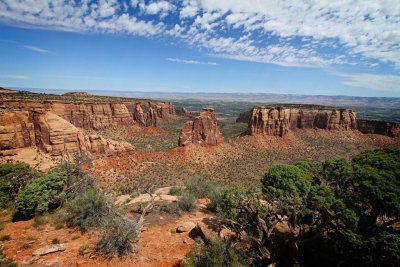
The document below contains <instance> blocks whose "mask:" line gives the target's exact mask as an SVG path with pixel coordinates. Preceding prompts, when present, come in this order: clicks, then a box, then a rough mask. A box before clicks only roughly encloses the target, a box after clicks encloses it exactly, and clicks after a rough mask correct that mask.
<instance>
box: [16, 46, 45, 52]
mask: <svg viewBox="0 0 400 267" xmlns="http://www.w3.org/2000/svg"><path fill="white" fill-rule="evenodd" d="M19 47H21V48H25V49H28V50H31V51H34V52H38V53H49V52H50V51H49V50H46V49H43V48H40V47H37V46H33V45H23V44H21V45H19Z"/></svg>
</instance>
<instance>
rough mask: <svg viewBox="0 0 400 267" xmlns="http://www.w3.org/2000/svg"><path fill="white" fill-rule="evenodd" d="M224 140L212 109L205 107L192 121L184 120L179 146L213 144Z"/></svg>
mask: <svg viewBox="0 0 400 267" xmlns="http://www.w3.org/2000/svg"><path fill="white" fill-rule="evenodd" d="M223 142H224V138H223V136H222V134H221V132H220V130H219V127H218V120H217V117H216V116H215V113H214V109H211V108H205V109H203V110H202V111H201V112H200V115H199V116H198V117H196V118H195V119H194V120H193V121H188V122H186V123H185V124H184V125H183V127H182V130H181V132H180V135H179V141H178V145H179V146H187V145H190V144H201V145H208V146H215V145H218V144H220V143H223Z"/></svg>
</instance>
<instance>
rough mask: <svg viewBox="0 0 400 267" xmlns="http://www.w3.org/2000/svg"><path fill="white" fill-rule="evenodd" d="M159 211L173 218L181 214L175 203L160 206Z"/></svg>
mask: <svg viewBox="0 0 400 267" xmlns="http://www.w3.org/2000/svg"><path fill="white" fill-rule="evenodd" d="M160 210H161V211H163V212H166V213H168V214H171V215H173V216H180V215H181V214H182V210H181V208H180V207H179V204H178V203H176V202H174V203H171V204H168V205H165V206H162V207H161V209H160Z"/></svg>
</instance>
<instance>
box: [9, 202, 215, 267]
mask: <svg viewBox="0 0 400 267" xmlns="http://www.w3.org/2000/svg"><path fill="white" fill-rule="evenodd" d="M200 201H201V200H200ZM154 216H157V217H154ZM212 217H214V216H213V215H212V214H210V213H208V212H207V211H206V210H205V206H204V204H198V208H197V210H196V211H195V212H193V213H187V214H183V215H182V216H180V217H179V218H173V217H171V216H162V215H161V216H159V215H153V218H151V219H150V220H149V221H151V223H150V224H149V225H147V226H145V227H144V229H143V231H142V233H141V236H140V240H139V242H138V250H137V252H135V253H131V254H129V255H128V256H127V257H114V258H111V259H108V258H105V257H104V256H101V255H99V254H97V253H96V252H95V244H96V241H97V239H96V236H97V233H95V232H87V233H81V232H80V231H79V230H77V229H69V228H62V229H58V230H56V229H55V228H54V227H53V225H52V223H51V220H49V222H48V223H47V224H45V225H43V226H39V227H34V226H33V223H34V222H33V220H29V221H21V222H15V223H5V224H4V229H3V230H2V231H1V236H3V235H10V237H11V238H10V240H8V241H2V242H1V243H2V246H3V247H4V252H5V254H6V255H7V257H8V258H10V259H12V260H13V261H14V262H16V263H17V264H19V265H21V266H54V267H55V266H138V267H145V266H146V267H150V266H160V267H161V266H180V264H181V262H182V260H183V259H184V257H185V255H186V253H188V252H189V251H190V249H191V246H192V244H193V243H194V242H195V241H194V240H193V239H192V238H190V237H189V233H188V232H184V233H176V231H175V229H176V228H177V227H178V226H180V225H182V224H183V223H184V222H189V221H190V222H194V223H197V222H199V221H203V222H206V223H207V221H210V220H207V218H212ZM3 219H4V218H3ZM54 238H58V239H59V240H60V244H64V245H65V247H66V249H65V251H62V252H55V253H51V254H48V255H44V256H41V257H40V258H39V259H36V260H33V259H32V253H33V252H34V251H35V250H37V249H38V248H41V247H44V246H47V245H51V244H52V240H53V239H54ZM27 244H28V245H27ZM83 246H86V247H87V249H86V250H85V252H84V253H81V252H80V249H81V250H82V247H83Z"/></svg>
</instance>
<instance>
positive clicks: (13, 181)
mask: <svg viewBox="0 0 400 267" xmlns="http://www.w3.org/2000/svg"><path fill="white" fill-rule="evenodd" d="M36 175H37V172H36V171H35V170H33V169H32V168H31V167H29V165H28V164H26V163H10V162H7V163H3V164H0V208H4V207H5V206H6V205H7V203H8V202H9V201H13V200H14V198H15V197H16V195H17V194H18V192H19V191H20V190H21V189H22V188H24V187H25V185H26V184H27V183H28V182H29V181H30V180H32V179H33V178H34V177H35V176H36Z"/></svg>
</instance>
